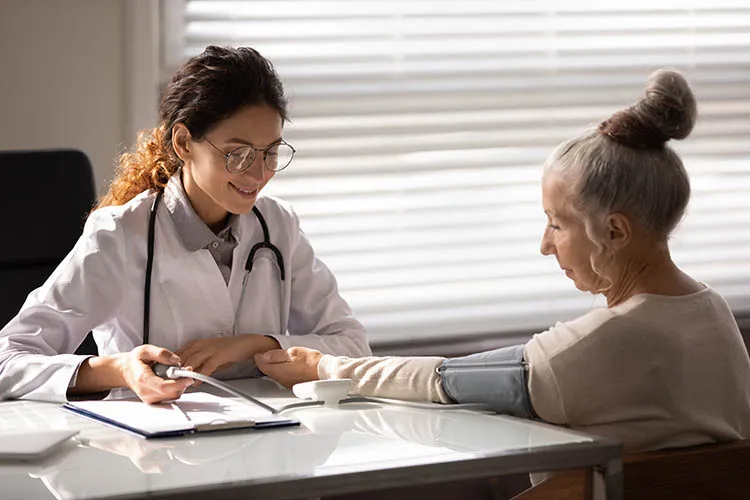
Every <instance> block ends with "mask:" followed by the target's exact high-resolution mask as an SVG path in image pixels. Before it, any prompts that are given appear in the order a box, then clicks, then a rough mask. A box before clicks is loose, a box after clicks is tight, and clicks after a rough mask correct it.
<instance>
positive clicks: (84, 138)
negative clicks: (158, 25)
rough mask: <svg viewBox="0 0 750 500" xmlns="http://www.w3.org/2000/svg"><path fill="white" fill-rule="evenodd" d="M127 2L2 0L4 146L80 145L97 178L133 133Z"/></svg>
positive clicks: (0, 139) (0, 124) (0, 128)
mask: <svg viewBox="0 0 750 500" xmlns="http://www.w3.org/2000/svg"><path fill="white" fill-rule="evenodd" d="M126 1H127V0H65V1H60V0H0V149H27V148H46V147H72V148H78V149H81V150H83V151H84V152H85V153H86V154H88V155H89V158H90V159H91V162H92V164H93V166H94V171H95V176H96V181H97V184H98V185H99V186H100V190H101V187H102V185H103V184H104V182H105V181H106V180H109V179H111V176H112V165H113V164H114V160H115V156H116V154H117V153H118V152H119V151H120V150H121V148H122V147H123V145H124V143H125V142H129V141H130V140H131V139H130V137H126V135H130V134H126V133H125V130H126V128H127V127H128V119H129V117H128V112H129V111H128V106H127V92H128V89H127V88H126V87H127V85H126V76H127V75H126V74H125V73H126V70H125V68H126V59H127V52H126V44H125V38H126V34H125V30H126V28H125V26H126V25H125V22H124V18H125V15H126V7H125V2H126Z"/></svg>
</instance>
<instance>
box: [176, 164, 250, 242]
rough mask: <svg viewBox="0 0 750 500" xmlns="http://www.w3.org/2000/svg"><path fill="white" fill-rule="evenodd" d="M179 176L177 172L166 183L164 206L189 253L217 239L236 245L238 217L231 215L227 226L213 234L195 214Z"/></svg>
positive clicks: (179, 172)
mask: <svg viewBox="0 0 750 500" xmlns="http://www.w3.org/2000/svg"><path fill="white" fill-rule="evenodd" d="M180 174H181V171H180V170H178V171H177V172H176V173H175V174H174V175H173V176H172V177H171V178H170V179H169V182H167V185H166V187H165V188H164V206H166V207H167V210H168V211H169V215H170V216H171V217H172V221H173V222H174V226H175V229H176V230H177V234H178V236H179V237H180V240H181V241H182V244H183V245H184V246H185V248H187V249H188V250H189V251H190V252H195V251H197V250H200V249H202V248H207V247H208V245H210V244H211V242H213V241H215V240H216V238H217V237H219V238H221V239H223V240H224V241H227V242H233V243H236V242H237V241H238V240H239V230H238V225H239V217H238V216H237V215H235V214H231V215H230V216H229V222H228V224H227V226H226V227H225V228H224V229H222V230H221V231H219V233H218V234H214V232H213V231H211V229H210V228H209V227H208V226H207V225H206V223H205V222H203V219H201V218H200V217H199V216H198V214H197V213H195V209H193V205H192V204H191V203H190V200H189V199H188V197H187V193H186V192H185V188H184V187H183V186H182V177H181V175H180Z"/></svg>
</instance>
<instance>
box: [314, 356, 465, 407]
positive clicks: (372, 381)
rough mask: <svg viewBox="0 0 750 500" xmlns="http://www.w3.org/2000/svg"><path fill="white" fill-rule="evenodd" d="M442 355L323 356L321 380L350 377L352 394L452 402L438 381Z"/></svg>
mask: <svg viewBox="0 0 750 500" xmlns="http://www.w3.org/2000/svg"><path fill="white" fill-rule="evenodd" d="M443 361H445V358H441V357H392V356H389V357H382V358H379V357H366V358H347V357H343V356H339V357H337V356H330V355H325V356H323V357H322V358H321V360H320V363H319V364H318V377H320V379H321V380H326V379H336V378H350V379H352V380H353V385H354V387H353V390H352V393H353V394H358V395H361V396H374V397H382V398H392V399H404V400H410V401H429V402H434V403H452V400H451V399H450V398H449V397H448V396H447V395H446V393H445V391H444V390H443V387H442V385H441V382H440V375H438V373H437V369H438V367H439V366H440V365H441V364H442V363H443Z"/></svg>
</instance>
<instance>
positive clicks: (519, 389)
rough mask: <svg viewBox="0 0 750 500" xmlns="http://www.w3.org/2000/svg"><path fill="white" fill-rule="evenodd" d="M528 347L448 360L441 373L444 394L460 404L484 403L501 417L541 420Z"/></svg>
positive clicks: (440, 368)
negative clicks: (530, 382)
mask: <svg viewBox="0 0 750 500" xmlns="http://www.w3.org/2000/svg"><path fill="white" fill-rule="evenodd" d="M524 347H525V346H524V345H515V346H510V347H503V348H502V349H496V350H494V351H487V352H480V353H477V354H472V355H470V356H464V357H461V358H451V359H446V360H445V361H444V362H443V364H442V365H440V367H439V368H438V370H437V371H438V374H439V375H440V378H441V382H442V384H443V390H444V391H445V393H446V394H447V395H448V396H449V397H450V398H452V399H453V400H454V401H456V402H457V403H484V404H487V405H489V406H490V407H491V408H492V409H493V410H495V411H497V412H498V413H503V414H508V415H513V416H516V417H522V418H537V415H536V413H535V412H534V409H533V408H532V406H531V397H530V396H529V385H528V364H527V363H526V362H525V361H524V359H523V351H524Z"/></svg>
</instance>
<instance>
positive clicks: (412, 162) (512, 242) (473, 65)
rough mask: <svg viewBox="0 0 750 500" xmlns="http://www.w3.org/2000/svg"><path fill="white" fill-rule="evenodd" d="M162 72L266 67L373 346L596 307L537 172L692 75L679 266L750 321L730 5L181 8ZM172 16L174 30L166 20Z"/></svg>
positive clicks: (308, 210)
mask: <svg viewBox="0 0 750 500" xmlns="http://www.w3.org/2000/svg"><path fill="white" fill-rule="evenodd" d="M165 5H166V8H168V9H169V8H170V5H171V6H172V7H171V8H172V9H174V8H176V7H175V6H179V9H180V12H179V13H177V17H178V18H179V19H180V20H181V22H180V23H177V25H178V26H181V27H182V31H181V32H179V33H175V32H174V31H175V28H174V26H175V24H174V23H170V26H172V27H171V28H169V29H170V30H171V32H170V33H167V38H168V39H171V40H176V41H177V43H176V49H175V48H171V49H169V50H168V51H167V54H166V56H167V57H166V60H165V61H166V62H165V65H164V74H165V75H166V74H170V73H171V72H172V71H173V70H174V68H175V67H176V66H177V65H178V64H179V63H180V62H181V61H183V60H184V58H186V57H188V56H192V55H194V54H196V53H198V52H200V51H201V50H202V49H203V48H204V47H205V46H206V45H208V44H220V45H234V46H238V45H249V46H252V47H254V48H256V49H258V50H259V51H260V52H261V53H262V54H263V55H265V56H267V57H268V58H269V59H271V60H272V61H273V62H274V64H275V66H276V68H277V69H278V71H279V73H280V75H281V76H282V78H283V80H284V82H285V85H286V88H287V91H288V93H289V94H290V96H291V98H292V120H293V121H292V123H291V124H289V125H288V128H287V130H286V132H285V135H286V138H287V140H288V141H289V142H290V143H291V144H293V145H294V146H295V147H296V148H297V150H298V156H297V157H296V159H295V162H294V164H293V165H292V167H291V168H290V169H288V171H285V172H284V173H283V174H281V175H279V176H278V177H277V178H276V179H274V181H273V182H272V183H271V184H270V185H269V186H268V187H267V191H268V192H269V193H271V194H274V195H278V196H280V197H283V198H285V199H288V200H289V201H291V202H292V203H293V204H294V206H295V208H296V210H297V212H298V213H299V215H300V218H301V220H302V224H303V227H304V229H305V230H306V232H307V233H308V235H309V236H310V237H311V239H312V241H313V244H314V246H315V248H316V250H317V252H318V254H319V255H320V257H321V258H323V259H324V260H325V262H326V263H327V264H328V265H329V266H330V267H331V268H332V269H333V270H334V272H335V273H336V275H337V277H338V279H339V283H340V287H341V291H342V293H343V294H344V296H345V297H346V298H347V299H348V300H349V302H350V303H351V304H352V306H353V307H354V309H355V311H356V312H357V314H358V316H359V317H360V318H361V319H362V321H363V322H364V323H365V325H366V326H367V327H368V329H369V331H370V335H371V341H372V342H373V343H374V344H378V343H383V342H393V341H398V340H406V339H413V338H427V337H441V336H454V335H460V334H465V335H469V334H478V333H489V332H500V333H501V332H504V331H513V330H518V329H541V328H544V327H546V326H548V325H549V324H550V323H552V322H553V321H555V320H560V319H565V318H571V317H574V316H576V315H578V314H580V313H582V312H584V311H585V310H587V309H589V308H590V307H592V305H598V304H602V303H603V301H602V300H601V298H596V299H595V298H593V297H591V296H587V295H584V294H581V293H580V292H578V291H576V290H575V288H574V287H573V285H572V283H571V282H569V281H568V280H567V279H566V278H565V277H564V275H563V274H562V273H561V272H560V270H559V269H558V267H557V264H556V263H555V261H554V259H553V258H543V257H541V256H540V254H539V238H540V236H541V233H542V230H543V228H544V224H545V220H544V217H543V214H542V208H541V200H540V187H539V180H540V172H541V165H542V163H543V162H544V159H545V157H546V156H547V154H548V153H549V152H550V151H551V150H552V148H553V147H554V146H555V145H556V144H557V143H559V142H560V141H562V140H564V139H566V138H568V137H570V136H571V135H573V134H577V133H579V132H581V131H582V130H583V129H585V128H586V127H588V126H591V125H595V124H596V123H598V122H599V121H600V120H602V119H604V118H606V117H607V116H609V114H611V113H612V112H614V111H616V110H618V109H621V108H622V107H624V106H625V105H627V104H628V103H630V102H632V101H634V100H635V99H637V98H638V97H639V96H640V95H641V93H642V90H643V87H644V85H645V81H646V77H647V76H648V75H649V73H650V72H651V71H653V70H655V69H657V68H659V67H662V66H673V67H677V68H678V69H680V70H682V71H683V72H684V73H685V74H686V76H687V77H688V78H689V79H690V81H691V83H692V85H693V88H694V90H695V92H696V94H697V96H698V99H699V104H700V119H699V123H698V126H697V127H696V129H695V131H694V133H693V135H692V136H691V137H690V138H689V139H688V140H687V141H685V142H684V143H678V144H675V147H676V148H677V149H678V151H679V152H680V153H681V154H682V155H683V158H684V160H685V163H686V165H687V168H688V170H689V171H690V174H691V177H692V183H693V191H694V194H693V199H692V202H691V206H690V209H689V214H688V217H687V219H686V220H685V222H684V224H683V225H682V226H681V228H680V229H679V230H678V231H677V232H676V234H675V235H674V238H673V242H672V248H673V252H674V256H675V259H676V260H677V261H678V263H679V264H680V265H682V266H683V267H684V268H685V270H687V271H688V272H690V273H691V274H693V275H694V276H695V277H697V278H699V279H701V280H703V281H705V282H707V283H709V284H711V285H712V286H714V287H715V288H716V289H718V290H719V291H720V292H722V293H723V294H724V295H725V296H726V297H727V298H728V300H729V301H730V303H731V304H732V306H733V307H734V308H735V310H737V311H745V312H746V311H750V251H748V247H750V229H748V228H749V227H750V6H749V5H747V3H746V2H740V1H733V2H726V1H708V0H704V1H694V2H671V1H648V2H646V1H631V2H627V3H625V4H622V3H618V4H614V3H613V4H612V5H607V4H605V3H604V2H598V3H593V2H573V1H569V2H552V1H545V2H542V1H512V0H505V1H502V2H476V1H475V2H471V1H461V2H420V1H400V2H389V1H381V2H362V1H339V2H332V1H279V2H275V1H244V2H243V1H185V2H181V3H174V4H172V3H170V2H166V3H165ZM172 14H175V13H174V12H172Z"/></svg>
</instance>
